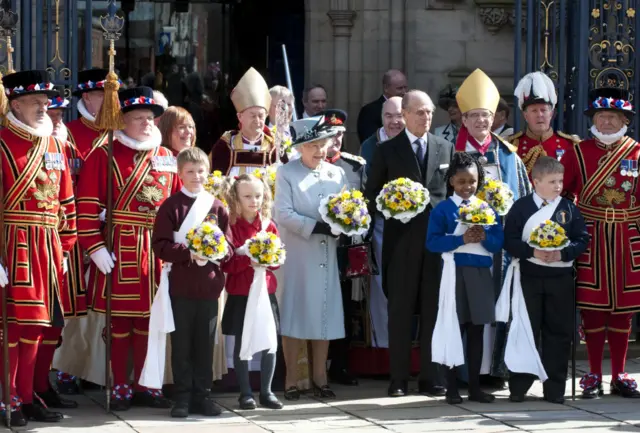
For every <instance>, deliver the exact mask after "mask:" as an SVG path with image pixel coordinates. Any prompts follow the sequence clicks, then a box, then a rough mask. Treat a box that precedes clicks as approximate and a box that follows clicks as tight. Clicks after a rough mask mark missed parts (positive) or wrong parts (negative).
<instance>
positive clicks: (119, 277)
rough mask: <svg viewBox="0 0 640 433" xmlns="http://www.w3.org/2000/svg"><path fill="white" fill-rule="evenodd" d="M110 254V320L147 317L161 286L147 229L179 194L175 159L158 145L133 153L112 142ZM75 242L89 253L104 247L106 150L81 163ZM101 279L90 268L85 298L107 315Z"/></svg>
mask: <svg viewBox="0 0 640 433" xmlns="http://www.w3.org/2000/svg"><path fill="white" fill-rule="evenodd" d="M113 160H114V164H113V179H112V183H113V205H114V206H113V245H114V246H113V253H114V255H115V257H116V262H115V268H114V269H113V271H112V272H111V274H110V275H111V278H113V286H112V302H111V308H112V312H113V315H114V316H119V317H149V315H150V310H151V302H152V300H153V297H154V295H155V292H156V288H157V285H158V284H159V283H160V270H161V269H160V267H161V263H160V260H159V259H157V258H155V257H154V254H153V251H152V249H151V230H152V228H153V223H154V220H155V214H156V212H157V209H158V208H159V207H160V205H161V204H162V202H163V201H164V200H165V199H166V198H167V197H169V196H170V195H171V194H173V193H175V192H177V191H179V190H180V185H181V183H180V181H179V180H178V176H177V174H176V172H175V171H176V160H175V157H174V156H173V155H172V154H171V151H170V150H169V149H167V148H165V147H161V146H158V147H156V148H153V149H151V150H144V151H136V150H133V149H131V148H129V147H127V146H125V145H124V144H122V143H121V142H119V141H118V140H114V142H113ZM77 202H78V238H79V241H80V244H81V246H82V248H83V249H84V250H85V251H86V252H87V254H89V255H91V254H92V253H94V252H96V251H98V250H99V249H100V248H103V247H105V246H106V244H105V238H104V232H103V227H102V226H103V224H102V223H101V221H100V218H99V215H100V213H101V212H102V210H103V209H105V208H106V203H107V146H99V147H97V148H96V149H95V150H94V151H93V152H91V154H90V155H89V157H88V158H87V160H86V161H85V164H84V167H83V168H82V173H81V176H80V182H79V184H78V200H77ZM105 283H106V278H105V275H104V274H102V272H100V271H99V270H98V269H97V268H96V267H95V265H93V264H92V266H91V271H90V275H89V286H88V292H89V293H88V294H89V296H90V297H91V298H92V301H93V309H94V311H98V312H105V311H106V292H105V288H106V284H105Z"/></svg>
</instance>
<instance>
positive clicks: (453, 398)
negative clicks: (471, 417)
mask: <svg viewBox="0 0 640 433" xmlns="http://www.w3.org/2000/svg"><path fill="white" fill-rule="evenodd" d="M445 400H446V402H447V403H449V404H462V397H460V394H459V393H458V391H455V392H447V394H446V395H445Z"/></svg>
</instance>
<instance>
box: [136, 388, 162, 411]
mask: <svg viewBox="0 0 640 433" xmlns="http://www.w3.org/2000/svg"><path fill="white" fill-rule="evenodd" d="M131 404H133V405H134V406H145V407H152V408H154V409H169V408H170V407H171V402H170V401H169V400H168V399H167V398H165V396H164V395H163V394H162V392H161V391H152V390H149V389H148V390H146V391H142V392H136V393H135V394H133V399H132V400H131Z"/></svg>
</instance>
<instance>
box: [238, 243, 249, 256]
mask: <svg viewBox="0 0 640 433" xmlns="http://www.w3.org/2000/svg"><path fill="white" fill-rule="evenodd" d="M236 255H237V256H246V255H247V248H246V247H245V246H244V245H243V246H241V247H240V248H238V249H236Z"/></svg>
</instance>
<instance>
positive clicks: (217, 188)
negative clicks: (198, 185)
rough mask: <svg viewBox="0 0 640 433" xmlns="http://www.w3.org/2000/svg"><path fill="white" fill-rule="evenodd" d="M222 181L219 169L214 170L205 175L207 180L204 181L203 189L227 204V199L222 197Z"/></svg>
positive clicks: (223, 180) (222, 177)
mask: <svg viewBox="0 0 640 433" xmlns="http://www.w3.org/2000/svg"><path fill="white" fill-rule="evenodd" d="M224 182H225V178H224V176H223V175H222V172H221V171H220V170H216V171H214V172H213V173H211V174H210V175H209V176H207V180H206V181H205V183H204V189H205V191H207V192H208V193H209V194H211V195H212V196H214V197H215V198H217V199H218V200H220V201H221V202H222V203H223V204H224V205H225V206H227V201H226V200H225V199H224V197H223V196H224ZM227 207H228V206H227Z"/></svg>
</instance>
